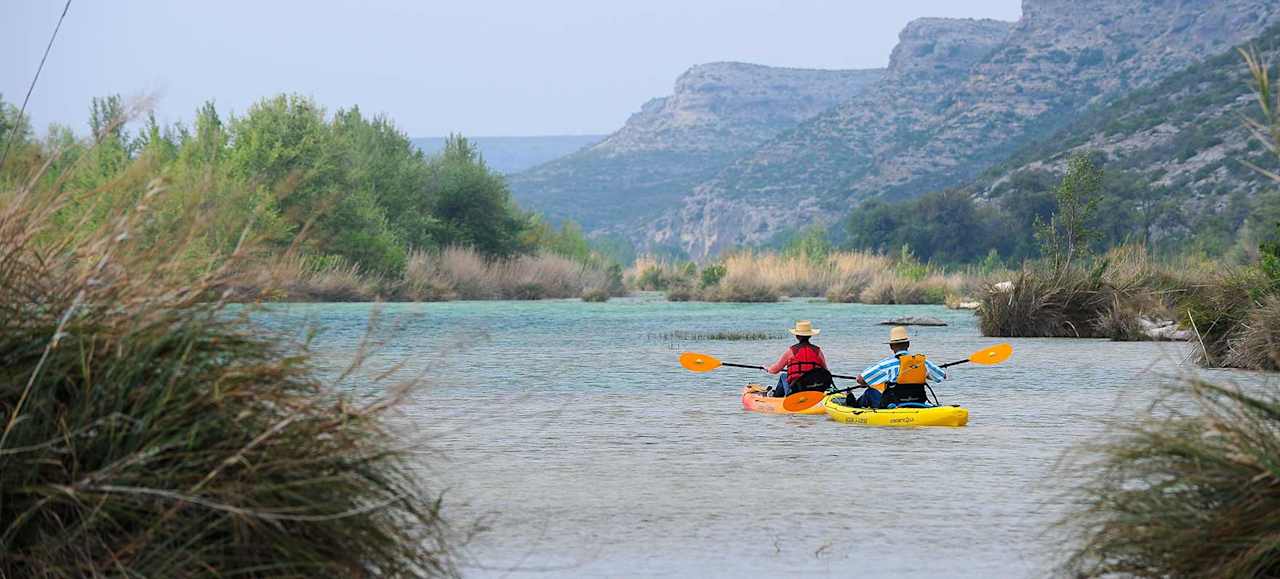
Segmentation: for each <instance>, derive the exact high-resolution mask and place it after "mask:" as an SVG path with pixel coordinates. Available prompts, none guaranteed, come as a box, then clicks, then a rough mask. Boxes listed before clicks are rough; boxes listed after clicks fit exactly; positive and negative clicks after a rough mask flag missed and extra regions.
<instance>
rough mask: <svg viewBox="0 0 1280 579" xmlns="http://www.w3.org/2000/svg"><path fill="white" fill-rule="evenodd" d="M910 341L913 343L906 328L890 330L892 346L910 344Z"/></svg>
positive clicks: (900, 327)
mask: <svg viewBox="0 0 1280 579" xmlns="http://www.w3.org/2000/svg"><path fill="white" fill-rule="evenodd" d="M910 341H911V338H910V337H908V336H907V327H906V326H894V327H893V329H892V330H889V343H890V344H901V343H903V342H910Z"/></svg>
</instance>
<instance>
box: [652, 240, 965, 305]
mask: <svg viewBox="0 0 1280 579" xmlns="http://www.w3.org/2000/svg"><path fill="white" fill-rule="evenodd" d="M627 279H628V282H629V284H630V285H631V287H633V288H635V289H638V290H650V291H652V290H657V291H664V292H666V295H667V299H668V300H670V301H695V300H698V301H708V302H744V303H753V302H754V303H758V302H775V301H778V300H780V299H782V298H783V297H791V298H796V297H825V298H826V299H827V300H828V301H831V302H841V303H867V304H942V303H945V302H947V301H948V300H951V301H955V302H959V301H962V300H964V299H966V298H969V297H970V296H975V295H977V294H978V290H979V288H980V287H981V284H982V279H984V278H983V277H980V276H977V275H975V274H973V273H947V272H945V271H943V270H942V269H941V268H938V267H935V266H933V265H930V264H922V263H920V262H919V261H917V260H915V258H914V256H913V255H911V253H910V250H909V249H906V248H904V250H903V252H902V255H900V256H898V257H896V258H891V257H887V256H884V255H878V254H873V253H866V252H852V251H830V252H818V253H814V252H810V253H791V252H781V253H778V252H751V251H741V252H737V253H733V254H730V255H728V256H725V257H723V258H722V259H721V260H720V261H717V262H713V263H709V264H706V265H705V266H704V267H703V268H702V269H701V270H699V269H698V266H697V264H695V263H692V262H685V263H682V264H676V263H671V262H666V261H662V260H659V259H656V258H653V257H651V256H645V257H641V258H640V259H638V260H637V261H636V265H634V266H633V267H632V268H631V269H630V270H629V271H628V275H627Z"/></svg>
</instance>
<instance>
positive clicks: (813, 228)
mask: <svg viewBox="0 0 1280 579" xmlns="http://www.w3.org/2000/svg"><path fill="white" fill-rule="evenodd" d="M831 249H832V247H831V242H830V241H829V240H828V239H827V231H826V229H825V228H823V227H822V226H821V225H810V226H808V227H806V228H804V229H802V230H800V232H799V233H798V234H797V235H796V236H795V237H792V238H791V241H789V242H788V243H787V245H786V246H785V247H784V248H783V249H782V253H783V255H788V256H792V257H800V258H804V259H806V260H808V261H810V262H811V263H818V262H821V261H823V260H825V259H826V258H827V255H828V254H830V253H831ZM717 281H718V280H717Z"/></svg>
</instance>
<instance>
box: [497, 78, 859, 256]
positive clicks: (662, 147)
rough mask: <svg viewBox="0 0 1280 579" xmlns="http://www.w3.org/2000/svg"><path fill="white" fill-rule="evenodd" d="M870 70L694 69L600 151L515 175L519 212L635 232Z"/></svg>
mask: <svg viewBox="0 0 1280 579" xmlns="http://www.w3.org/2000/svg"><path fill="white" fill-rule="evenodd" d="M882 74H883V70H882V69H873V70H808V69H794V68H778V67H770V66H761V65H756V64H745V63H740V62H717V63H710V64H702V65H698V66H695V67H693V68H691V69H689V70H688V71H686V72H685V73H684V74H681V75H680V77H679V78H677V79H676V82H675V87H674V89H673V91H672V94H671V95H669V96H666V97H662V98H657V99H652V100H650V101H649V102H647V103H645V104H644V106H642V107H641V108H640V111H639V112H637V113H635V114H633V115H631V118H630V119H628V120H627V123H626V125H625V126H623V127H622V128H621V129H620V130H618V131H617V132H615V133H613V134H612V135H609V136H608V138H606V139H605V140H603V141H602V142H600V143H598V144H596V145H594V146H592V147H589V148H586V149H582V150H580V151H578V152H576V153H573V154H572V155H569V156H566V157H564V158H561V159H557V160H555V161H552V162H550V163H547V164H544V165H542V166H539V167H536V168H534V169H532V170H529V171H525V172H523V173H520V174H517V175H513V176H512V178H511V188H512V192H513V193H514V195H515V197H516V199H517V200H518V201H519V202H520V204H521V205H522V206H524V207H527V208H531V209H535V210H538V211H541V212H543V213H545V214H546V215H547V216H549V217H551V218H552V219H563V218H568V219H573V220H575V221H578V222H579V223H581V224H583V226H584V227H586V228H587V229H592V230H597V231H599V230H601V229H606V228H608V227H610V226H614V227H617V228H626V227H629V228H632V229H638V228H643V227H644V226H645V224H646V222H647V221H648V220H650V219H652V218H653V217H655V216H656V215H658V214H659V213H660V212H661V211H663V210H665V209H669V208H671V207H674V206H675V205H676V204H678V203H679V201H680V199H681V198H682V197H683V196H684V195H686V194H687V193H688V192H689V190H690V189H691V188H692V187H693V186H694V185H696V184H697V183H699V182H701V181H704V180H706V179H709V178H711V177H712V176H714V175H715V173H716V172H717V171H719V170H720V169H721V168H722V167H724V165H725V164H726V163H728V162H730V161H732V160H733V159H735V158H737V157H738V156H740V155H742V154H743V153H745V152H747V151H750V150H751V149H752V148H754V147H756V146H758V145H759V144H761V143H763V142H765V141H766V140H768V139H770V138H772V137H774V136H776V135H778V134H779V133H781V132H783V131H785V130H787V129H790V128H792V127H794V126H796V125H797V124H798V123H800V122H801V121H804V120H805V119H807V118H810V117H812V116H814V115H817V114H819V113H821V112H823V111H825V110H827V109H829V108H830V107H832V106H834V105H836V104H837V103H840V102H842V101H844V100H846V99H848V98H850V97H852V96H854V95H856V94H858V93H859V91H861V90H863V89H864V88H865V87H867V86H870V85H871V84H872V83H873V82H875V81H876V80H877V79H879V78H880V76H881V75H882Z"/></svg>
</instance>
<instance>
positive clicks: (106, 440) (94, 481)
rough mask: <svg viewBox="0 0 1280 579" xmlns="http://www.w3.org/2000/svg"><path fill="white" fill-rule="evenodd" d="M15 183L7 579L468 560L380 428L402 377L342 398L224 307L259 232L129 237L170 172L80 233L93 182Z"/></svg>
mask: <svg viewBox="0 0 1280 579" xmlns="http://www.w3.org/2000/svg"><path fill="white" fill-rule="evenodd" d="M24 182H26V183H34V184H35V185H32V186H22V187H20V188H17V189H16V190H8V191H0V577H15V578H16V577H44V578H59V577H67V578H70V577H89V576H92V577H102V576H122V577H184V576H192V575H208V576H248V577H265V576H297V577H301V576H327V577H343V576H345V577H354V576H359V577H367V576H374V575H377V576H441V575H443V576H448V575H455V574H456V566H455V556H454V552H453V550H452V547H453V543H451V541H452V540H453V539H454V538H455V537H458V538H461V537H459V536H458V535H455V534H454V533H453V531H451V529H450V527H449V526H448V525H447V524H446V523H445V521H444V519H443V518H442V516H441V502H440V499H439V496H438V495H437V494H434V493H432V492H431V491H429V490H428V489H427V488H425V487H424V486H423V484H422V481H421V476H422V474H421V472H420V471H419V470H417V469H416V468H415V467H413V466H412V465H411V464H410V462H409V458H410V456H409V453H408V451H407V450H406V448H405V445H404V443H403V441H402V439H401V438H400V437H399V436H398V435H397V434H396V433H393V432H392V431H391V430H390V428H389V425H388V424H387V423H386V422H385V417H386V414H387V412H388V411H390V409H392V408H394V404H395V402H396V401H397V400H398V399H399V398H400V396H401V395H402V394H403V393H404V392H405V389H406V388H408V386H409V385H399V386H397V385H386V384H384V385H382V386H375V388H374V392H375V393H370V392H368V391H364V390H362V397H361V398H360V399H359V400H357V399H355V398H353V397H352V396H351V395H347V394H343V393H340V392H338V391H337V390H335V389H334V388H332V387H331V386H330V385H328V384H327V383H325V382H324V381H322V380H321V379H320V378H319V377H318V375H317V373H316V370H315V369H314V367H313V364H312V361H311V358H310V356H309V354H308V352H307V350H306V347H305V344H293V343H291V342H290V341H288V340H285V339H282V338H279V337H277V336H272V335H270V334H267V333H264V331H263V330H262V329H261V328H258V327H256V326H254V325H253V323H252V322H251V320H250V319H249V312H250V311H251V310H252V308H242V309H240V310H239V311H237V312H233V311H228V310H227V309H225V304H226V301H225V300H226V298H228V297H229V292H227V291H226V290H225V289H224V288H227V287H231V286H233V285H234V283H233V282H234V278H233V277H232V275H231V273H230V272H231V271H232V269H233V268H234V266H236V265H237V264H238V263H239V262H240V260H242V259H244V258H245V256H246V255H248V254H249V253H250V252H249V251H248V249H247V248H248V247H249V246H250V243H251V241H252V240H251V239H246V237H245V236H242V237H241V239H240V241H239V242H238V243H237V244H236V247H235V249H234V250H232V252H231V253H230V254H228V255H225V256H218V257H216V258H213V257H211V258H208V259H207V260H205V261H194V260H193V259H192V258H191V257H190V256H191V255H193V254H192V253H191V252H188V251H186V248H185V247H184V244H185V243H193V241H192V240H200V239H205V238H206V235H205V234H206V233H207V231H202V230H201V228H202V227H207V226H208V223H209V222H210V221H212V220H211V219H209V220H206V219H193V220H190V221H189V222H188V223H187V226H188V227H189V231H187V232H186V233H185V234H181V235H176V236H174V237H173V238H171V239H170V243H167V244H159V245H152V244H149V243H148V239H147V237H146V236H142V235H137V232H138V231H139V230H140V228H142V227H145V226H146V225H147V223H149V221H148V220H149V219H150V218H151V211H153V209H152V208H153V207H155V206H156V205H157V204H158V203H160V202H162V201H163V196H164V195H165V194H166V190H165V188H164V186H163V182H162V181H159V180H154V181H151V183H150V185H149V186H148V188H147V189H145V190H143V191H138V192H136V199H137V201H136V203H134V204H133V205H131V206H129V207H127V208H125V209H124V210H123V211H119V212H115V211H113V212H109V213H107V214H106V216H105V218H104V219H102V220H101V221H100V222H99V223H100V225H95V224H94V223H91V222H87V221H82V222H81V223H80V226H79V227H73V228H69V229H68V228H63V227H61V226H62V225H63V224H62V223H59V221H58V220H59V219H62V218H63V217H64V216H65V213H63V210H64V209H65V208H66V207H68V203H70V202H72V200H76V199H84V198H86V197H85V195H86V193H85V192H84V191H81V190H79V189H76V188H75V187H73V186H72V185H71V184H68V183H66V182H65V181H61V180H52V181H42V180H40V179H39V178H36V179H30V180H25V181H24ZM42 183H43V184H42ZM68 231H70V232H71V233H67V232H68ZM246 231H248V230H247V229H246ZM195 266H198V267H195ZM192 271H203V272H204V273H202V274H199V275H198V276H197V277H195V278H192V277H191V272H192ZM355 358H356V359H357V360H359V359H360V358H361V356H360V355H358V354H357V355H356V356H355ZM357 370H358V368H357V366H355V365H353V366H352V367H351V368H349V369H348V371H347V372H346V373H345V374H344V375H343V378H339V379H340V380H344V379H350V378H352V377H353V376H355V374H356V373H357ZM377 392H381V393H380V394H378V393H377Z"/></svg>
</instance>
